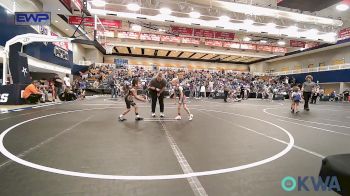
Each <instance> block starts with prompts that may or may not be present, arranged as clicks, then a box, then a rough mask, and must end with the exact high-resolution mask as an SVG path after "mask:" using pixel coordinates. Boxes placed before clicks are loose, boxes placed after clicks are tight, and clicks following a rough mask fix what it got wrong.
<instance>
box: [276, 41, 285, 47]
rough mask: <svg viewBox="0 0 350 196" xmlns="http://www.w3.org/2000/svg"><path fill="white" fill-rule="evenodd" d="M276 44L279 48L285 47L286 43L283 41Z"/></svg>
mask: <svg viewBox="0 0 350 196" xmlns="http://www.w3.org/2000/svg"><path fill="white" fill-rule="evenodd" d="M277 44H278V45H280V46H284V45H286V42H285V41H278V42H277Z"/></svg>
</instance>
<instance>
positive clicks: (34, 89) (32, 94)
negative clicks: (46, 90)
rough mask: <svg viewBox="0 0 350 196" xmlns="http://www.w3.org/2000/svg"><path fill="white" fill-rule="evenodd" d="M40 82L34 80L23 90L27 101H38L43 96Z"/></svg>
mask: <svg viewBox="0 0 350 196" xmlns="http://www.w3.org/2000/svg"><path fill="white" fill-rule="evenodd" d="M39 85H40V84H39V82H38V81H36V80H34V81H33V82H32V83H31V84H29V85H28V86H27V87H26V88H25V89H24V92H23V98H24V99H25V100H26V102H27V103H38V102H39V100H40V99H41V97H42V94H41V92H40V91H39Z"/></svg>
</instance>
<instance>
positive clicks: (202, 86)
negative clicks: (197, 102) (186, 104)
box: [200, 84, 205, 97]
mask: <svg viewBox="0 0 350 196" xmlns="http://www.w3.org/2000/svg"><path fill="white" fill-rule="evenodd" d="M200 92H201V97H205V86H204V84H202V85H201V90H200Z"/></svg>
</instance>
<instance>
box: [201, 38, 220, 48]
mask: <svg viewBox="0 0 350 196" xmlns="http://www.w3.org/2000/svg"><path fill="white" fill-rule="evenodd" d="M204 45H206V46H216V47H222V41H218V40H209V39H207V40H205V42H204Z"/></svg>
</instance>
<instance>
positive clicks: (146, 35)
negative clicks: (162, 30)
mask: <svg viewBox="0 0 350 196" xmlns="http://www.w3.org/2000/svg"><path fill="white" fill-rule="evenodd" d="M140 39H141V40H146V41H157V42H159V41H160V35H157V34H151V33H141V34H140Z"/></svg>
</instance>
